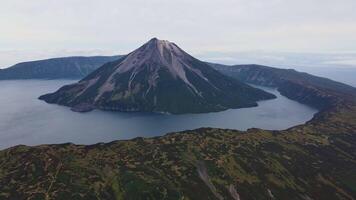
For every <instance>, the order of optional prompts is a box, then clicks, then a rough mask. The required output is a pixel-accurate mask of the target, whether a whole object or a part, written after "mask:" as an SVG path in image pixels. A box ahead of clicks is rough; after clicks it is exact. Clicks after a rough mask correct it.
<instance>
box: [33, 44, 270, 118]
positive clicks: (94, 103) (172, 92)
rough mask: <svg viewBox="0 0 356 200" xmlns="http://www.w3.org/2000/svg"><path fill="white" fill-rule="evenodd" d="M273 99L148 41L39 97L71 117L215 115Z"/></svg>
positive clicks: (176, 50) (179, 51)
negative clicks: (95, 112) (93, 113)
mask: <svg viewBox="0 0 356 200" xmlns="http://www.w3.org/2000/svg"><path fill="white" fill-rule="evenodd" d="M271 98H275V96H274V95H272V94H269V93H267V92H264V91H263V90H260V89H256V88H253V87H251V86H249V85H246V84H244V83H242V82H240V81H237V80H235V79H232V78H230V77H227V76H225V75H223V74H221V73H220V72H218V71H216V70H215V69H213V68H212V67H211V66H209V65H207V64H206V63H205V62H202V61H200V60H198V59H196V58H194V57H192V56H190V55H189V54H188V53H186V52H184V51H183V50H182V49H180V48H179V47H178V46H177V45H176V44H174V43H171V42H169V41H166V40H158V39H157V38H153V39H151V40H150V41H148V42H147V43H145V44H144V45H142V46H141V47H139V48H138V49H136V50H134V51H133V52H131V53H129V54H128V55H126V56H124V57H122V58H120V59H118V60H116V61H113V62H110V63H106V64H105V65H103V66H102V67H100V68H99V69H97V70H95V71H94V72H92V73H91V74H89V75H88V76H87V77H85V78H83V79H82V80H81V81H79V82H78V83H75V84H72V85H68V86H64V87H62V88H60V89H59V90H58V91H56V92H54V93H50V94H46V95H43V96H41V97H40V99H41V100H45V101H46V102H48V103H57V104H60V105H66V106H70V107H72V108H73V110H74V111H89V110H91V109H93V108H98V109H102V110H117V111H143V112H163V113H167V112H168V113H173V114H181V113H200V112H215V111H221V110H226V109H229V108H241V107H252V106H257V103H256V101H258V100H265V99H271Z"/></svg>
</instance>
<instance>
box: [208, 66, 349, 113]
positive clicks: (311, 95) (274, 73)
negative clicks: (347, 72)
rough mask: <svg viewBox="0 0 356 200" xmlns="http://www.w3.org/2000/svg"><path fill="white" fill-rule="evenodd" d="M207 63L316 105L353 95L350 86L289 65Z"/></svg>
mask: <svg viewBox="0 0 356 200" xmlns="http://www.w3.org/2000/svg"><path fill="white" fill-rule="evenodd" d="M210 65H211V66H213V67H214V68H215V69H216V70H218V71H220V72H221V73H223V74H225V75H228V76H230V77H233V78H236V79H238V80H240V81H243V82H247V83H252V84H256V85H262V86H269V87H276V88H278V90H279V92H280V93H281V94H282V95H284V96H287V97H288V98H291V99H293V100H296V101H299V102H301V103H304V104H308V105H311V106H313V107H316V108H319V109H326V108H327V107H329V106H330V105H331V104H338V103H339V101H342V102H344V103H345V101H353V99H354V98H355V97H356V88H354V87H352V86H349V85H346V84H343V83H340V82H336V81H333V80H330V79H327V78H323V77H318V76H314V75H311V74H308V73H304V72H298V71H296V70H293V69H280V68H273V67H267V66H261V65H234V66H226V65H219V64H211V63H210ZM334 97H338V98H334Z"/></svg>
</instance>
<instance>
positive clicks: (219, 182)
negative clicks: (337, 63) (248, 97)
mask: <svg viewBox="0 0 356 200" xmlns="http://www.w3.org/2000/svg"><path fill="white" fill-rule="evenodd" d="M258 69H259V70H260V71H258V74H260V76H263V77H264V79H263V80H264V83H268V82H270V81H271V79H269V78H268V77H269V76H266V75H265V74H266V73H267V72H266V71H264V69H266V70H272V69H273V68H263V69H261V68H258ZM249 70H251V69H250V68H249ZM249 72H251V73H244V74H243V77H244V78H245V79H246V80H249V82H253V80H261V79H258V78H256V79H253V77H256V73H252V71H249ZM248 74H250V75H248ZM272 74H273V73H272ZM280 78H281V79H282V80H283V81H281V83H277V82H276V83H275V86H276V87H278V89H279V90H282V91H284V90H285V89H283V88H282V87H281V85H280V84H283V85H284V84H290V85H291V87H292V86H293V87H292V88H294V93H293V94H287V95H289V96H290V97H291V98H294V99H296V100H298V101H300V102H303V101H305V100H308V102H310V103H309V104H311V105H312V102H313V101H310V100H312V99H318V100H323V101H322V102H324V104H323V107H321V108H320V109H321V111H320V112H319V113H318V114H316V115H315V116H314V118H313V119H312V120H311V121H309V122H307V123H306V124H304V125H299V126H296V127H292V128H290V129H287V130H284V131H268V130H261V129H249V130H248V131H246V132H243V131H237V130H226V129H214V128H201V129H197V130H191V131H184V132H180V133H170V134H167V135H165V136H162V137H155V138H136V139H133V140H127V141H114V142H111V143H107V144H104V143H100V144H96V145H88V146H83V145H74V144H61V145H41V146H37V147H27V146H17V147H13V148H9V149H6V150H3V151H0V177H1V178H0V199H1V198H5V199H45V198H47V199H48V198H50V199H235V200H240V199H241V200H245V199H305V200H310V199H315V200H318V199H323V200H324V199H325V200H328V199H330V200H331V199H333V200H334V199H355V198H356V153H355V152H356V136H355V134H356V120H355V119H356V99H355V93H354V90H355V89H354V88H352V87H347V86H344V85H339V84H337V85H339V86H340V87H341V88H342V89H343V90H341V91H340V90H336V89H335V87H336V86H335V85H334V83H330V82H329V81H327V80H325V81H326V82H327V83H328V84H326V86H325V84H320V85H318V84H317V83H318V82H319V81H320V79H318V78H316V79H314V78H313V80H311V79H310V78H308V81H298V82H295V81H294V80H293V79H291V78H288V77H287V76H286V75H281V77H280ZM299 80H300V79H299ZM261 84H262V83H261ZM262 85H263V84H262ZM331 85H332V87H331ZM325 87H326V88H325ZM339 89H340V88H339ZM293 95H294V96H293ZM303 97H304V98H303Z"/></svg>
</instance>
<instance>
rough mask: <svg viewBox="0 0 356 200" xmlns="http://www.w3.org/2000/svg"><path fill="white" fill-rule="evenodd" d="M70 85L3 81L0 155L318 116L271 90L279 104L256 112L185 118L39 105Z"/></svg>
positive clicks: (279, 125)
mask: <svg viewBox="0 0 356 200" xmlns="http://www.w3.org/2000/svg"><path fill="white" fill-rule="evenodd" d="M71 82H73V80H26V81H23V80H21V81H0V94H1V95H0V149H3V148H6V147H10V146H14V145H18V144H26V145H37V144H52V143H65V142H72V143H76V144H93V143H98V142H109V141H112V140H118V139H130V138H134V137H138V136H141V137H150V136H158V135H163V134H165V133H168V132H173V131H181V130H187V129H195V128H200V127H217V128H230V129H239V130H246V129H248V128H253V127H254V128H264V129H285V128H288V127H291V126H294V125H297V124H301V123H304V122H306V121H308V120H310V119H311V118H312V117H313V115H314V114H315V113H316V112H317V110H315V109H313V108H310V107H308V106H306V105H303V104H300V103H298V102H295V101H292V100H289V99H287V98H285V97H283V96H281V95H280V94H279V93H278V92H277V91H276V90H274V89H270V88H263V89H265V90H267V91H269V92H271V93H274V94H275V95H277V97H278V98H277V99H274V100H267V101H261V102H259V106H258V107H255V108H243V109H231V110H227V111H223V112H217V113H207V114H186V115H162V114H149V113H118V112H104V111H99V110H95V111H92V112H89V113H75V112H72V111H70V109H69V108H67V107H63V106H58V105H53V104H47V103H45V102H43V101H40V100H38V99H37V98H38V96H40V95H42V94H45V93H48V92H53V91H55V90H56V89H58V88H59V87H60V86H62V85H64V84H68V83H71Z"/></svg>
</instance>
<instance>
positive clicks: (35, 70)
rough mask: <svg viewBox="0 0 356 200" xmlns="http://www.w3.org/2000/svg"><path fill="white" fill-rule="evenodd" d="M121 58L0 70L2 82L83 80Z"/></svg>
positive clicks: (25, 64) (52, 61) (82, 59)
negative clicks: (16, 80)
mask: <svg viewBox="0 0 356 200" xmlns="http://www.w3.org/2000/svg"><path fill="white" fill-rule="evenodd" d="M119 58H120V56H92V57H65V58H52V59H46V60H38V61H30V62H23V63H18V64H16V65H14V66H12V67H9V68H5V69H2V70H0V80H7V79H66V78H76V79H77V78H83V77H85V76H86V75H88V74H89V73H91V72H93V71H94V70H96V69H97V68H99V67H100V66H102V65H103V64H105V63H107V62H110V61H114V60H117V59H119Z"/></svg>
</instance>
